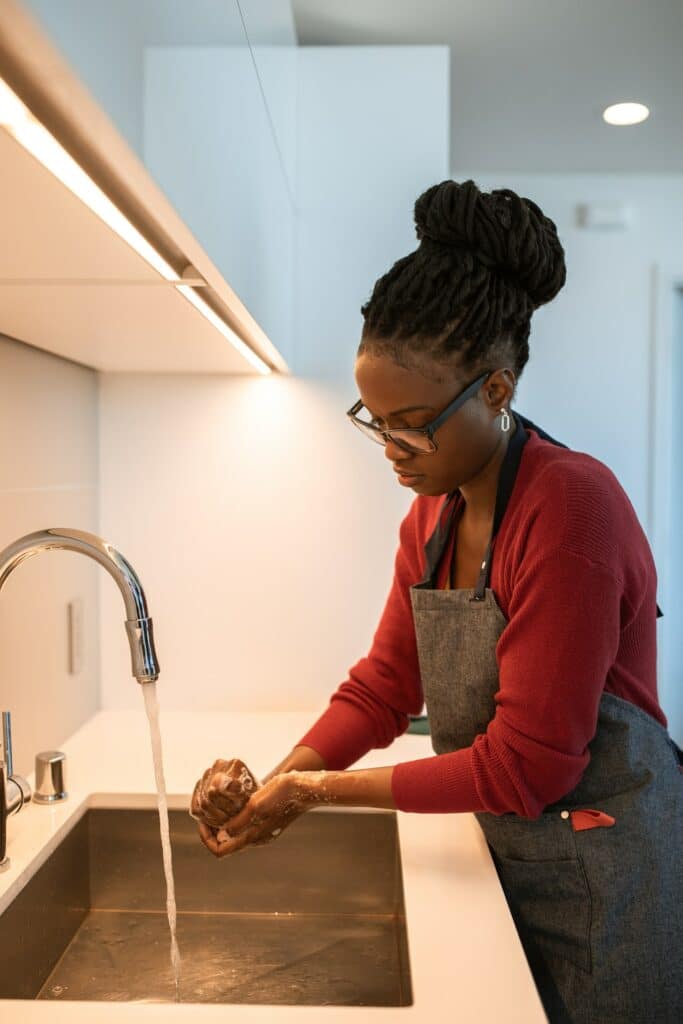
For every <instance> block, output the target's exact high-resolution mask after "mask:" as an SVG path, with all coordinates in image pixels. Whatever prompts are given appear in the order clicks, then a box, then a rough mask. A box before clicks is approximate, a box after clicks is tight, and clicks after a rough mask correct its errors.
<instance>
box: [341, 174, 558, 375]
mask: <svg viewBox="0 0 683 1024" xmlns="http://www.w3.org/2000/svg"><path fill="white" fill-rule="evenodd" d="M415 229H416V234H417V237H418V239H419V240H420V245H419V246H418V247H417V249H415V251H414V252H412V253H410V254H409V255H408V256H404V257H402V258H401V259H399V260H397V261H396V263H394V265H393V267H391V269H390V270H389V271H387V273H386V274H384V275H383V276H382V277H380V278H379V279H378V280H377V282H376V283H375V286H374V289H373V292H372V295H371V297H370V299H369V301H368V302H366V303H365V304H364V305H363V306H362V307H361V313H362V314H363V317H364V319H365V323H364V326H363V332H362V336H361V342H360V345H359V347H358V355H360V354H361V353H362V352H365V351H372V352H373V353H378V354H382V353H386V354H387V355H389V356H390V357H391V358H392V359H393V360H394V361H395V362H397V363H399V364H400V365H403V366H406V367H407V368H412V367H413V366H414V365H415V364H416V362H419V363H420V364H422V365H424V360H422V359H421V358H420V357H422V356H428V357H430V359H431V361H432V362H437V363H446V364H449V365H451V366H452V365H454V364H455V365H457V366H460V367H463V368H464V369H465V370H466V371H467V372H468V374H469V375H470V376H472V377H476V376H477V374H478V373H479V372H481V370H482V369H487V368H488V367H489V366H490V365H491V364H492V361H495V360H499V359H500V360H503V361H504V362H507V363H508V365H510V367H511V369H513V370H514V372H515V376H516V377H517V378H518V377H519V375H520V374H521V372H522V370H523V368H524V366H525V364H526V362H527V360H528V358H529V344H528V338H529V333H530V330H531V314H532V313H533V312H534V310H535V309H537V308H538V306H542V305H543V304H544V303H546V302H549V301H550V300H551V299H553V298H554V297H555V296H556V295H557V293H558V292H559V291H560V289H561V288H562V286H563V285H564V283H565V279H566V268H565V262H564V249H563V248H562V246H561V244H560V240H559V238H558V237H557V230H556V227H555V224H554V223H553V221H552V220H550V218H549V217H546V216H545V215H544V213H543V211H542V210H541V209H540V208H539V207H538V206H537V205H536V204H535V203H534V202H532V201H531V199H525V198H522V197H520V196H518V195H517V193H516V192H513V191H511V190H510V189H505V188H504V189H494V190H493V191H492V192H490V193H487V192H481V191H480V190H479V189H478V188H477V186H476V185H475V183H474V181H472V180H471V179H470V180H467V181H465V182H462V183H459V182H457V181H451V180H446V181H442V182H441V183H440V184H438V185H433V186H432V187H431V188H428V189H427V191H426V192H423V193H422V195H421V196H420V197H419V198H418V200H417V201H416V203H415ZM423 372H424V370H423Z"/></svg>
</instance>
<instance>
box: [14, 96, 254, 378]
mask: <svg viewBox="0 0 683 1024" xmlns="http://www.w3.org/2000/svg"><path fill="white" fill-rule="evenodd" d="M0 125H1V126H2V127H3V128H6V129H7V131H8V132H9V133H10V135H12V136H13V137H14V138H15V139H16V140H17V142H18V143H19V144H20V145H22V146H23V147H24V149H26V150H28V152H29V153H31V154H32V156H34V157H35V158H36V160H38V161H39V162H40V163H41V164H42V165H43V167H45V168H46V169H47V170H48V171H50V173H51V174H53V175H54V176H55V177H56V178H57V179H58V180H59V181H61V183H62V184H63V185H65V186H66V188H68V189H69V191H70V192H73V194H74V195H75V196H76V197H77V198H78V199H80V200H81V202H83V203H85V205H86V206H87V207H88V208H89V209H90V210H92V212H93V213H94V214H95V215H96V216H98V217H99V218H100V220H102V221H104V223H105V224H107V226H108V227H110V228H111V230H112V231H114V232H115V233H116V234H117V235H118V236H119V238H122V239H123V241H124V242H126V243H127V244H128V245H130V247H131V248H132V249H134V250H135V252H137V253H138V255H139V256H141V257H142V258H143V259H144V260H145V261H146V262H147V263H149V265H150V266H151V267H152V268H153V269H154V270H156V271H157V273H159V274H161V276H162V277H163V278H165V279H166V280H167V281H170V282H171V283H172V284H174V285H175V287H176V289H177V290H178V291H179V292H180V294H181V295H182V296H183V297H184V298H186V299H188V300H189V301H190V302H191V303H192V305H193V306H194V308H195V309H196V310H197V311H198V312H199V313H201V314H202V316H203V317H204V318H205V319H206V320H208V321H209V323H210V324H211V325H212V326H213V327H215V328H216V330H218V331H220V333H221V334H222V335H223V337H224V338H226V339H227V340H228V341H229V342H230V343H231V344H232V345H233V346H234V347H235V348H236V349H237V351H238V352H239V353H240V354H241V355H242V356H244V358H245V359H247V360H248V362H250V363H251V364H252V366H254V367H255V368H256V369H257V370H258V371H259V373H263V374H269V373H270V372H271V369H270V367H269V366H268V365H267V364H266V363H264V361H263V360H262V359H261V358H259V356H257V355H256V353H255V352H253V351H252V350H251V349H250V348H249V346H248V345H246V344H245V343H244V342H243V341H242V339H241V338H240V337H239V335H237V334H236V333H235V332H234V331H233V330H232V329H231V328H230V327H229V326H228V325H227V324H226V323H225V321H224V320H222V319H221V318H220V317H219V316H218V315H217V314H216V313H214V311H213V310H212V309H211V307H210V306H209V305H208V304H207V303H206V302H205V301H204V299H202V298H201V297H200V296H199V295H198V294H197V292H196V291H195V290H194V289H193V288H192V287H191V286H190V285H187V284H180V283H178V275H177V273H176V272H175V270H174V269H173V267H171V266H170V264H168V263H167V262H166V260H165V259H164V258H163V257H162V256H160V255H159V253H158V252H157V251H156V249H154V247H153V246H151V245H150V244H149V242H148V241H147V239H146V238H144V237H143V235H141V234H140V232H139V231H138V229H137V228H136V227H134V225H133V224H131V222H130V221H129V220H128V219H127V217H125V216H124V215H123V214H122V213H121V211H120V210H119V209H118V207H117V206H115V205H114V203H112V201H111V199H109V198H108V196H106V195H105V194H104V192H103V191H102V190H101V189H100V188H99V187H98V186H97V185H96V184H95V182H94V181H93V180H92V178H90V177H89V176H88V175H87V174H86V173H85V171H84V170H83V168H82V167H81V166H80V165H79V164H77V163H76V161H75V160H74V159H73V157H71V156H70V155H69V154H68V153H67V152H66V150H65V149H64V148H63V147H62V146H60V144H59V143H58V142H57V140H56V139H55V137H54V136H53V135H51V134H50V132H48V130H47V129H46V128H45V127H44V126H43V125H42V124H40V122H39V121H36V119H35V118H34V117H33V115H32V114H31V112H30V111H29V110H28V108H27V107H26V106H24V104H23V103H22V102H21V100H20V99H19V97H18V96H17V95H16V93H14V92H13V91H12V90H11V89H10V88H9V86H8V85H7V83H6V82H4V81H3V80H2V79H1V78H0Z"/></svg>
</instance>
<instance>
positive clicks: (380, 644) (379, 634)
mask: <svg viewBox="0 0 683 1024" xmlns="http://www.w3.org/2000/svg"><path fill="white" fill-rule="evenodd" d="M417 503H418V499H417V498H416V499H415V500H414V501H413V503H412V505H411V506H410V509H409V510H408V513H407V514H406V516H405V517H404V519H403V521H402V522H401V525H400V527H399V547H398V551H397V553H396V556H395V562H394V578H393V582H392V585H391V589H390V591H389V596H388V598H387V601H386V604H385V607H384V611H383V613H382V616H381V618H380V622H379V625H378V627H377V629H376V631H375V634H374V638H373V641H372V645H371V648H370V651H369V653H368V654H367V656H366V657H364V658H361V659H360V661H358V662H356V664H355V665H353V666H352V667H351V668H350V669H349V678H348V680H347V681H346V682H343V683H342V684H341V685H340V686H339V687H338V689H337V690H336V691H335V693H333V694H332V697H331V698H330V702H329V707H328V708H327V709H326V711H324V712H323V714H322V715H321V717H320V718H319V719H318V720H317V722H315V724H314V725H313V727H312V728H311V729H309V731H308V732H307V733H306V735H305V736H302V738H301V739H300V740H299V742H298V745H305V746H308V747H313V749H314V750H317V752H318V753H319V754H320V756H321V757H322V758H323V760H324V762H325V766H326V768H327V769H328V770H329V771H334V770H336V771H339V770H341V769H343V768H348V767H349V765H351V764H354V762H356V761H357V760H358V759H359V758H361V757H362V756H363V755H364V754H366V753H367V752H368V750H372V749H373V748H375V747H388V746H389V744H390V743H392V742H393V740H395V739H396V737H397V736H400V735H401V733H403V732H405V730H406V729H407V728H408V715H409V714H418V713H419V711H420V709H421V708H422V705H423V703H424V698H423V695H422V686H421V682H420V669H419V663H418V657H417V644H416V639H415V627H414V624H413V612H412V607H411V604H410V593H409V587H410V585H411V584H413V583H416V582H418V580H419V578H420V576H421V572H422V568H421V562H422V545H423V541H422V540H421V539H419V538H418V533H419V531H418V530H417V527H416V507H417Z"/></svg>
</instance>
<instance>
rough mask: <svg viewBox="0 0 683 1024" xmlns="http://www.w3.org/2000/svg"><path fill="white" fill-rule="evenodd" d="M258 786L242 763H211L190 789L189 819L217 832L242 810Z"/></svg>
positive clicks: (233, 761) (237, 759) (231, 761)
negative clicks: (191, 792)
mask: <svg viewBox="0 0 683 1024" xmlns="http://www.w3.org/2000/svg"><path fill="white" fill-rule="evenodd" d="M258 785H259V784H258V782H257V780H256V779H255V777H254V776H253V775H252V773H251V772H250V771H249V769H248V768H247V766H246V764H245V763H244V761H240V759H239V758H237V757H234V758H233V759H232V760H230V761H224V760H222V759H220V758H219V760H217V761H214V763H213V764H212V765H211V767H210V768H207V769H206V771H205V772H204V774H203V775H202V777H201V779H199V781H198V782H197V784H196V786H195V787H194V792H193V794H192V800H191V802H190V815H191V817H193V818H195V819H196V820H197V821H198V822H200V823H201V824H203V825H205V826H208V827H209V828H212V829H219V828H220V827H221V826H222V825H223V824H225V822H226V821H228V820H229V819H230V818H232V817H234V816H235V815H236V814H237V813H238V812H239V811H241V810H242V808H243V807H244V805H245V804H246V802H247V801H248V799H249V797H250V796H251V794H252V793H253V792H254V791H255V790H256V789H258Z"/></svg>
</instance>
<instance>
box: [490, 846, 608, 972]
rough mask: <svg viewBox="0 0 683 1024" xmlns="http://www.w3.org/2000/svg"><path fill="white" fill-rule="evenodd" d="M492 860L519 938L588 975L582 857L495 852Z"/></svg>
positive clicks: (586, 903)
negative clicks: (526, 857)
mask: <svg viewBox="0 0 683 1024" xmlns="http://www.w3.org/2000/svg"><path fill="white" fill-rule="evenodd" d="M496 862H497V867H498V874H499V877H500V881H501V884H502V886H503V891H504V892H505V896H506V898H507V901H508V904H509V906H510V911H511V913H512V916H513V918H514V920H515V924H517V927H518V930H519V931H520V937H522V936H523V934H524V932H527V933H529V935H530V936H531V938H532V940H533V941H534V943H535V944H536V945H537V946H538V948H539V949H540V950H541V951H542V952H546V953H548V954H550V955H552V956H558V957H561V958H562V959H564V960H569V961H570V963H572V964H575V966H576V967H580V968H581V970H582V971H586V972H588V973H590V972H591V970H592V966H591V948H590V927H591V911H592V905H591V896H590V890H589V888H588V882H587V880H586V874H585V872H584V869H583V864H582V863H581V861H580V860H579V859H578V858H570V859H564V860H516V859H513V858H511V857H501V856H500V855H498V854H496ZM520 922H521V928H520Z"/></svg>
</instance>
